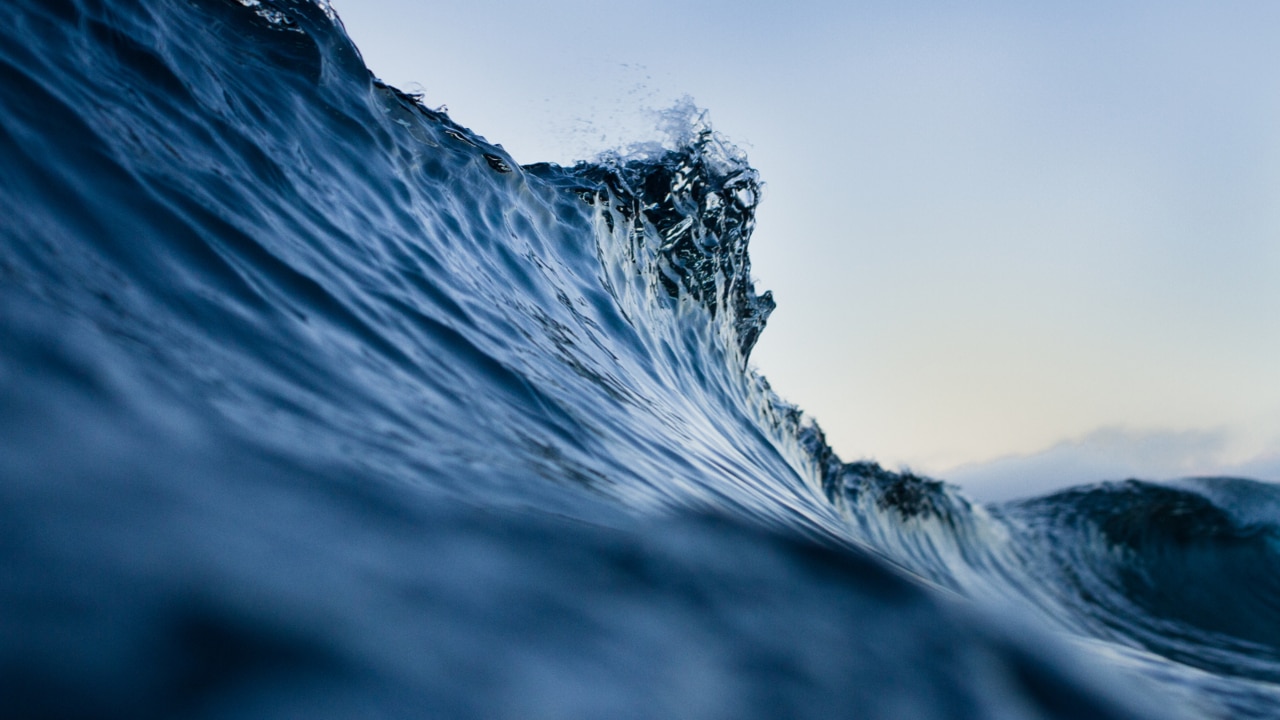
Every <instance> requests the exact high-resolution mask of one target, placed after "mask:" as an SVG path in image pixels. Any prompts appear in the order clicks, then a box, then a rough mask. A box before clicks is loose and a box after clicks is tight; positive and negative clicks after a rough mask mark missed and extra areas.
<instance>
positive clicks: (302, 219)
mask: <svg viewBox="0 0 1280 720" xmlns="http://www.w3.org/2000/svg"><path fill="white" fill-rule="evenodd" d="M0 20H2V21H0V167H2V168H3V169H4V172H3V173H0V199H2V201H3V202H2V205H0V207H2V208H3V209H4V215H5V216H4V220H3V222H0V427H2V432H0V478H2V483H0V558H3V562H4V572H3V574H0V602H2V607H3V609H4V612H3V613H0V697H4V698H5V705H6V706H7V707H8V713H11V714H12V716H14V717H25V718H43V717H48V718H54V717H57V718H76V717H115V716H129V717H143V718H146V717H172V716H181V717H215V716H230V715H234V716H254V717H276V716H281V717H283V716H288V717H297V716H302V715H306V716H311V717H342V718H350V717H366V716H367V717H522V718H523V717H556V718H562V717H583V718H587V717H636V718H640V717H655V718H657V717H664V718H665V717H687V718H703V717H705V718H721V717H734V718H754V717H759V718H777V717H797V718H799V717H815V718H816V717H832V716H855V717H866V718H901V717H912V718H973V717H999V718H1023V717H1025V718H1077V717H1090V718H1139V717H1151V718H1169V717H1268V716H1275V715H1276V714H1277V712H1276V709H1277V708H1278V707H1280V623H1278V622H1277V618H1278V617H1280V579H1278V578H1280V554H1278V551H1280V542H1278V538H1280V531H1278V529H1277V528H1278V526H1277V521H1278V519H1280V494H1278V492H1277V489H1276V488H1275V487H1274V486H1271V485H1266V484H1262V483H1257V482H1252V481H1247V480H1228V479H1219V480H1198V481H1187V482H1185V483H1183V484H1181V485H1153V484H1147V483H1141V482H1137V481H1129V482H1125V483H1118V484H1114V483H1113V484H1104V485H1098V486H1092V487H1087V488H1080V489H1075V490H1070V491H1067V492H1063V493H1058V494H1055V495H1051V496H1048V497H1043V498H1038V499H1033V500H1028V501H1021V502H1018V503H1012V504H1006V505H999V506H989V507H982V506H977V505H974V504H972V503H970V502H968V501H967V500H966V499H965V498H964V497H963V496H962V495H960V494H958V493H957V492H956V491H955V490H954V489H953V488H951V487H949V486H946V485H945V484H943V483H941V482H938V481H934V480H931V479H929V478H923V477H918V476H914V475H911V474H901V473H893V472H888V471H886V470H884V469H882V468H880V467H879V466H877V465H875V464H873V463H844V462H842V461H841V460H840V459H839V458H838V457H836V455H835V454H834V453H833V452H832V451H831V449H830V448H829V447H828V446H827V444H826V442H825V440H824V438H823V436H822V432H821V430H820V429H819V428H818V426H817V425H816V424H814V423H813V422H812V421H810V420H808V419H806V418H804V417H803V416H802V414H801V413H800V412H799V411H798V410H797V409H796V408H794V407H791V406H789V405H787V404H786V403H784V402H783V401H781V400H780V399H779V398H778V397H777V396H776V395H775V394H774V393H773V392H772V390H771V389H770V388H769V386H768V384H767V383H766V382H765V381H764V380H763V378H761V377H759V376H757V375H756V374H755V373H754V372H752V371H751V370H750V369H749V368H748V364H747V360H748V357H749V354H750V351H751V348H752V346H753V344H754V343H755V341H756V338H757V337H758V336H759V333H760V332H761V331H762V330H763V328H764V324H765V321H766V319H767V318H768V315H769V312H770V311H771V310H772V309H773V300H772V298H771V297H770V296H769V295H768V294H767V293H765V294H758V293H757V292H756V290H755V288H754V287H753V284H752V281H751V275H750V271H751V268H750V261H749V258H748V255H747V243H748V240H749V237H750V234H751V229H752V222H753V215H754V211H755V208H756V203H757V202H758V199H759V190H760V188H759V180H758V178H757V176H756V173H755V171H754V170H753V169H752V168H751V167H750V166H749V165H748V164H747V162H746V159H745V157H744V156H743V155H742V154H741V153H739V152H738V151H737V150H735V149H734V148H733V147H732V146H730V145H728V144H727V143H726V142H724V141H723V140H722V139H721V138H719V137H718V136H717V135H716V134H715V133H714V132H712V131H711V129H710V128H708V127H706V126H705V125H703V124H701V123H699V122H698V121H697V120H696V118H695V119H694V120H692V121H691V122H690V123H689V127H688V129H687V132H686V136H685V137H684V138H683V139H682V140H681V141H680V142H677V143H673V144H672V145H671V146H670V147H668V148H666V149H665V150H663V151H654V152H650V153H648V154H645V155H633V156H629V157H620V158H612V159H606V160H601V161H599V162H597V163H594V164H585V163H584V164H580V165H578V166H575V167H571V168H566V167H559V166H556V165H550V164H539V165H527V166H521V165H519V164H518V163H517V162H516V161H515V160H513V159H512V158H511V157H510V156H509V155H508V154H507V153H506V152H505V151H504V150H503V149H502V147H501V146H499V145H494V144H491V143H489V142H487V141H486V140H485V139H484V138H482V137H480V136H478V135H476V134H475V133H473V132H471V131H470V130H468V129H466V128H463V127H461V126H459V125H457V124H455V123H454V122H453V121H452V120H451V119H450V118H449V117H448V116H447V115H445V114H444V113H442V112H439V111H435V110H431V109H428V108H427V107H425V106H424V105H423V104H422V103H421V102H420V101H419V99H418V98H416V97H413V96H409V95H406V94H404V93H401V92H399V91H397V90H396V89H394V88H391V87H388V86H386V85H384V84H382V83H380V82H378V81H377V80H376V79H374V78H373V77H372V76H371V74H370V73H369V71H368V70H367V69H366V68H365V66H364V64H363V61H362V60H361V58H360V55H359V53H358V52H357V50H356V49H355V47H354V46H353V45H352V44H351V42H350V40H349V39H348V38H347V36H346V34H345V32H344V31H343V29H342V27H341V23H340V22H339V21H338V20H337V18H336V17H335V16H334V15H333V13H332V12H331V11H330V10H329V9H328V7H327V5H325V4H324V3H313V2H303V1H302V0H190V1H188V2H170V1H169V0H128V1H125V0H10V1H9V2H6V3H5V4H4V5H3V6H0ZM437 71H439V72H447V71H448V69H447V67H441V68H438V69H437ZM429 72H430V69H429V68H428V69H424V73H429Z"/></svg>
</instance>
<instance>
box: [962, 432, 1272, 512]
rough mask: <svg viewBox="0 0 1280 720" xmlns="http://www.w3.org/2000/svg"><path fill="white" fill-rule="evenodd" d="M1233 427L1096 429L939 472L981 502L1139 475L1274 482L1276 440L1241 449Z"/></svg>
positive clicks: (1166, 477)
mask: <svg viewBox="0 0 1280 720" xmlns="http://www.w3.org/2000/svg"><path fill="white" fill-rule="evenodd" d="M1240 445H1241V443H1240V440H1239V437H1238V434H1237V433H1233V432H1231V431H1228V430H1225V429H1220V430H1187V431H1169V430H1133V429H1127V428H1116V427H1109V428H1101V429H1099V430H1095V431H1094V432H1091V433H1089V434H1088V435H1085V436H1083V437H1080V438H1076V439H1072V440H1067V441H1064V442H1061V443H1058V444H1057V445H1054V446H1052V447H1050V448H1048V449H1046V450H1043V451H1041V452H1037V453H1031V454H1026V455H1010V456H1006V457H1002V458H998V459H996V460H992V461H989V462H981V463H971V464H967V465H962V466H959V467H956V468H953V469H951V470H949V471H946V472H943V473H939V475H940V476H941V477H942V478H944V479H946V480H948V481H949V482H952V483H955V484H957V485H960V486H961V487H963V488H964V490H965V492H966V494H968V495H969V497H971V498H973V499H975V500H980V501H984V502H995V501H1001V500H1011V499H1014V498H1019V497H1030V496H1034V495H1041V494H1044V493H1047V492H1052V491H1054V490H1058V489H1061V488H1065V487H1070V486H1073V485H1082V484H1086V483H1093V482H1099V481H1102V480H1119V479H1125V478H1141V479H1146V480H1168V479H1174V478H1182V477H1191V476H1235V477H1250V478H1255V479H1259V480H1271V481H1277V482H1280V447H1277V446H1275V445H1272V446H1271V447H1266V448H1263V449H1260V450H1259V449H1254V450H1253V451H1252V452H1251V453H1250V454H1242V450H1241V447H1240Z"/></svg>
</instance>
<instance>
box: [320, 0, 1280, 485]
mask: <svg viewBox="0 0 1280 720" xmlns="http://www.w3.org/2000/svg"><path fill="white" fill-rule="evenodd" d="M333 5H334V7H335V9H336V10H337V11H338V13H339V14H340V15H341V16H342V18H343V20H344V22H345V24H346V26H347V29H348V31H349V32H350V34H351V36H352V37H353V38H354V39H355V41H356V44H357V45H358V46H359V47H360V49H361V51H362V52H363V54H364V56H365V59H366V61H367V62H368V64H369V66H370V67H371V68H372V69H373V71H374V72H375V73H376V74H378V75H379V76H380V77H382V78H383V79H385V80H387V81H388V82H391V83H392V84H395V85H398V86H400V87H402V88H406V89H410V88H412V89H417V90H420V91H421V92H424V93H425V95H426V102H427V103H428V104H432V105H440V104H443V105H447V106H448V107H449V110H450V114H451V115H452V116H453V117H454V119H455V120H457V121H458V122H460V123H462V124H464V125H467V126H469V127H471V128H473V129H474V130H476V131H477V132H479V133H480V134H482V135H485V136H486V137H488V138H489V139H490V140H491V141H494V142H499V143H502V144H503V145H504V146H505V147H506V148H507V149H508V150H509V151H510V152H511V153H512V154H513V155H514V156H515V158H516V159H517V160H518V161H520V162H524V163H528V162H536V161H540V160H553V161H561V162H567V161H570V160H574V159H578V158H582V157H587V156H590V155H591V154H593V153H595V152H597V151H600V150H605V149H610V148H614V147H619V146H622V145H625V144H626V143H627V142H630V141H633V140H637V139H644V137H645V136H646V133H647V134H649V135H651V134H652V128H653V118H652V116H650V115H648V114H646V110H649V109H660V108H662V107H666V106H669V105H670V104H672V103H673V102H674V101H675V100H676V99H677V98H679V97H680V96H683V95H686V94H687V95H689V96H692V98H693V99H694V101H695V102H697V104H698V105H700V106H702V107H705V108H708V109H709V111H710V116H711V120H712V122H713V124H714V125H715V126H716V128H717V129H718V130H720V131H722V132H723V133H724V134H726V135H727V136H729V137H730V138H731V139H733V140H734V141H735V142H737V143H738V144H740V145H742V146H743V147H745V148H746V150H747V152H748V154H749V156H750V158H751V160H752V163H753V164H754V165H755V166H756V167H758V168H759V169H760V171H761V173H762V175H763V177H764V180H765V182H766V183H767V188H766V194H765V200H764V203H763V205H762V208H761V212H760V219H759V225H758V229H757V232H756V237H755V240H754V242H753V253H752V255H753V259H754V263H755V272H756V275H757V277H758V278H759V281H760V282H759V285H760V286H761V287H762V288H769V289H772V290H773V291H774V292H775V294H776V296H777V299H778V301H779V309H778V311H777V312H776V313H775V314H774V317H773V319H772V321H771V323H770V327H769V328H768V330H767V331H766V332H765V334H764V337H763V338H762V340H761V342H760V346H759V347H758V349H757V351H756V355H755V362H756V364H757V365H758V366H759V367H760V368H761V370H762V371H763V372H764V373H765V374H766V375H767V376H768V377H769V378H770V380H771V382H772V383H773V386H774V387H775V389H777V390H778V391H779V392H780V393H781V394H782V395H783V396H784V397H786V398H788V399H790V400H791V401H793V402H796V403H797V404H799V405H800V406H802V407H803V408H805V410H806V411H808V412H810V413H811V414H812V415H814V416H815V417H817V418H818V420H819V421H820V422H821V424H822V425H823V427H824V428H825V429H826V430H827V432H828V435H829V438H830V439H831V440H832V442H833V444H834V445H835V447H836V449H837V450H838V451H839V452H840V453H841V454H842V455H843V456H844V457H845V458H846V459H854V458H860V457H868V458H875V459H878V460H880V461H881V462H883V463H885V464H887V465H889V466H891V467H893V466H899V465H903V464H906V465H910V466H911V467H913V468H915V469H918V470H922V471H925V472H931V473H934V474H937V475H939V476H941V477H943V478H949V479H959V480H962V481H964V482H966V483H970V484H971V485H972V486H973V487H974V488H976V492H977V494H979V495H981V494H983V493H982V492H981V489H982V485H983V483H988V484H991V483H1002V484H1004V485H1006V486H1007V485H1009V484H1010V483H1012V484H1015V485H1016V484H1017V483H1026V486H1027V487H1032V486H1036V487H1037V488H1039V486H1041V485H1044V484H1045V483H1046V482H1050V480H1048V478H1053V479H1052V481H1051V482H1052V483H1054V484H1061V483H1067V482H1075V481H1080V482H1083V481H1090V480H1095V479H1102V478H1103V477H1109V476H1120V475H1142V476H1148V477H1153V478H1159V477H1169V476H1175V475H1185V474H1195V473H1213V472H1222V471H1228V470H1241V469H1243V470H1246V471H1249V472H1253V473H1254V474H1255V475H1261V476H1263V477H1264V478H1266V479H1274V480H1280V72H1278V71H1277V69H1276V68H1277V54H1278V53H1277V49H1276V48H1280V3H1275V2H1232V1H1227V2H1215V3H1210V2H1198V3H1187V2H1177V1H1176V0H1173V1H1168V0H1166V1H1165V2H1105V3H1103V2H1077V3H1054V4H1052V6H1051V5H1050V4H1048V3H1027V2H981V1H979V2H969V3H959V2H940V1H939V2H909V1H908V2H902V1H898V2H887V1H886V2H876V3H870V2H865V3H859V2H852V3H851V2H805V1H803V0H798V1H796V2H791V3H751V2H740V1H739V2H717V1H709V0H682V1H680V2H673V1H668V0H655V1H652V2H646V3H618V4H612V3H600V2H586V1H585V0H583V1H574V2H566V1H556V0H548V1H546V2H539V3H510V2H498V1H496V0H473V1H472V2H467V3H435V2H421V1H415V0H333ZM1042 451H1047V452H1042ZM1007 456H1029V457H1023V458H1021V459H1020V460H1018V461H1016V462H1015V461H1012V460H1009V459H1006V460H1003V461H1001V462H997V463H996V464H994V465H991V464H989V461H992V460H994V459H997V458H1002V457H1006V458H1007ZM1019 463H1021V464H1019ZM1269 475H1271V476H1272V477H1268V476H1269ZM1031 476H1036V477H1031ZM1037 477H1038V478H1039V480H1037ZM1037 482H1038V483H1039V485H1037ZM995 494H1008V493H1007V492H1005V491H1001V492H997V493H995Z"/></svg>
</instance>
